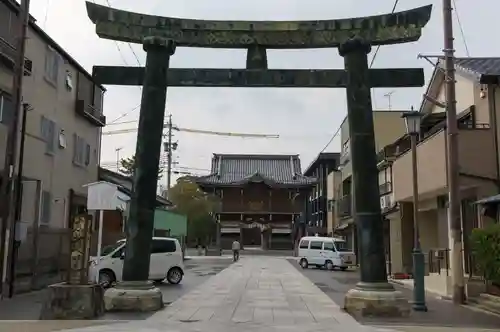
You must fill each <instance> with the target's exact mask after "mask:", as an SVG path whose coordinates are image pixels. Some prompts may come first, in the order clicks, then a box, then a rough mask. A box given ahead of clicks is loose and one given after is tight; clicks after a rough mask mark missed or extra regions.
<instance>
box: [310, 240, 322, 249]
mask: <svg viewBox="0 0 500 332" xmlns="http://www.w3.org/2000/svg"><path fill="white" fill-rule="evenodd" d="M322 247H323V242H322V241H311V249H315V250H321V249H322Z"/></svg>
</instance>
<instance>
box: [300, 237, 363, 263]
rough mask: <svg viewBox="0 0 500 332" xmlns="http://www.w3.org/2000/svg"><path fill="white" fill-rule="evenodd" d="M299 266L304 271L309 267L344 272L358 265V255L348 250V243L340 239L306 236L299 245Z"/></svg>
mask: <svg viewBox="0 0 500 332" xmlns="http://www.w3.org/2000/svg"><path fill="white" fill-rule="evenodd" d="M298 256H299V264H300V266H301V267H302V268H303V269H307V267H308V266H309V265H313V266H316V267H325V268H326V269H328V270H333V269H334V268H336V267H338V268H339V269H341V270H342V271H345V270H347V268H348V267H349V266H354V265H356V254H355V253H354V252H353V251H352V250H351V249H348V248H346V242H345V241H344V240H343V239H340V238H334V237H319V236H306V237H303V238H301V239H300V243H299V255H298Z"/></svg>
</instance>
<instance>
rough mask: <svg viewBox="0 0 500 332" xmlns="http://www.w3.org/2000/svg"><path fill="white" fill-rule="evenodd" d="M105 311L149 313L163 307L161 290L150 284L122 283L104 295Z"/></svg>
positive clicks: (142, 282) (137, 282) (138, 282)
mask: <svg viewBox="0 0 500 332" xmlns="http://www.w3.org/2000/svg"><path fill="white" fill-rule="evenodd" d="M104 307H105V309H106V311H111V312H117V311H130V312H150V311H157V310H160V309H162V308H163V307H164V304H163V296H162V293H161V290H160V289H159V288H158V287H155V285H154V284H153V283H152V282H151V281H148V282H144V281H123V282H121V283H118V284H117V285H116V286H115V287H113V288H109V289H108V290H106V292H105V293H104Z"/></svg>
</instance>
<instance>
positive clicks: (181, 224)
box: [154, 209, 187, 237]
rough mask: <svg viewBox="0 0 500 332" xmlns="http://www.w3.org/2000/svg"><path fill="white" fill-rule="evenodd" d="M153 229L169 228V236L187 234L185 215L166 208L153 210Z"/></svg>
mask: <svg viewBox="0 0 500 332" xmlns="http://www.w3.org/2000/svg"><path fill="white" fill-rule="evenodd" d="M154 228H155V229H162V230H170V236H174V237H181V236H186V235H187V217H186V216H185V215H182V214H177V213H173V212H171V211H168V210H163V209H156V210H155V224H154Z"/></svg>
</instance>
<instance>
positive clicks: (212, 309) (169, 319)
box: [66, 257, 388, 332]
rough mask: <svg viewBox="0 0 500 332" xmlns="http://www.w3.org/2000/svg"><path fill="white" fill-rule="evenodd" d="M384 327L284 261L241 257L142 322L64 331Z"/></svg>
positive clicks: (306, 331) (307, 331)
mask: <svg viewBox="0 0 500 332" xmlns="http://www.w3.org/2000/svg"><path fill="white" fill-rule="evenodd" d="M346 329H349V332H357V331H388V330H387V329H379V328H375V327H368V326H363V325H361V324H359V323H358V322H356V320H354V318H352V317H351V316H350V315H348V314H347V313H345V312H343V310H342V309H341V308H340V307H339V306H338V305H337V304H335V302H333V301H332V300H331V299H330V298H329V297H328V296H327V295H326V294H324V293H323V292H322V291H321V290H320V289H319V288H318V287H316V286H315V285H314V284H313V283H312V282H311V281H310V280H309V279H307V277H305V276H304V275H302V274H301V273H300V272H299V271H297V270H296V269H295V268H294V267H293V266H292V265H290V263H289V262H288V261H286V260H285V259H282V258H276V257H244V258H242V259H241V260H240V261H238V262H237V263H234V264H232V265H231V266H230V267H228V268H226V269H225V270H223V271H221V272H220V273H219V274H217V275H215V276H214V277H212V278H211V279H209V280H208V281H206V282H205V283H204V284H202V285H200V286H199V287H198V288H196V289H195V290H193V291H191V292H190V293H188V294H186V295H184V296H183V297H181V298H180V299H178V300H177V301H175V302H174V303H172V304H171V305H170V306H169V307H167V308H166V309H165V310H162V311H159V312H157V313H155V314H153V315H152V316H151V317H149V318H148V319H147V320H144V321H133V322H127V323H124V324H112V325H107V326H94V327H92V328H90V329H72V330H66V331H68V332H70V331H71V332H84V331H85V332H90V331H92V332H127V331H130V332H132V331H133V332H159V331H178V332H191V331H193V332H194V331H200V332H214V331H217V332H219V331H224V332H232V331H234V332H247V331H259V332H260V331H266V332H268V331H278V330H279V331H285V330H286V331H287V332H294V331H300V332H319V331H345V330H346Z"/></svg>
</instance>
